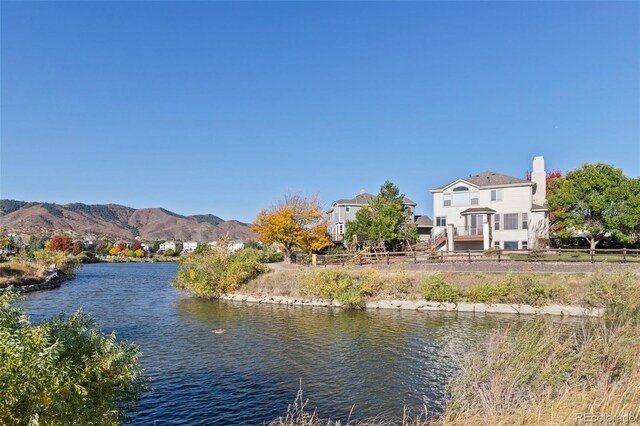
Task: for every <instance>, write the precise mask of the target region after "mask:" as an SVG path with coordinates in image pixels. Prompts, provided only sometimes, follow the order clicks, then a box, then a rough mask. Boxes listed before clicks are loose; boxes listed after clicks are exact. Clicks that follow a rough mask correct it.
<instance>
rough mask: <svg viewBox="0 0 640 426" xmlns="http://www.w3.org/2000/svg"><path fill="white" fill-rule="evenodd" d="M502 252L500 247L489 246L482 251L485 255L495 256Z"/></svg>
mask: <svg viewBox="0 0 640 426" xmlns="http://www.w3.org/2000/svg"><path fill="white" fill-rule="evenodd" d="M501 253H502V249H501V248H500V247H491V248H488V249H486V250H485V251H484V254H486V255H487V256H497V255H499V254H501Z"/></svg>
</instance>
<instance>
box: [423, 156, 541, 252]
mask: <svg viewBox="0 0 640 426" xmlns="http://www.w3.org/2000/svg"><path fill="white" fill-rule="evenodd" d="M431 192H432V193H433V216H434V220H433V222H434V227H433V235H434V236H437V237H438V238H437V240H438V241H442V243H443V244H442V247H441V248H440V249H442V250H449V251H454V250H486V249H488V248H491V247H496V248H501V249H504V250H518V249H530V248H536V247H537V246H538V245H539V243H540V241H541V240H543V239H546V238H547V237H548V227H547V223H548V210H547V209H546V208H545V204H546V173H545V170H544V159H543V158H542V157H535V158H534V160H533V172H532V174H531V181H527V180H524V179H519V178H515V177H511V176H506V175H502V174H499V173H494V172H490V171H487V172H483V173H480V174H479V175H475V176H469V177H468V178H461V179H456V180H455V181H453V182H451V183H449V184H447V185H445V186H442V187H440V188H437V189H433V190H431ZM445 232H446V238H444V237H445ZM440 237H442V238H440Z"/></svg>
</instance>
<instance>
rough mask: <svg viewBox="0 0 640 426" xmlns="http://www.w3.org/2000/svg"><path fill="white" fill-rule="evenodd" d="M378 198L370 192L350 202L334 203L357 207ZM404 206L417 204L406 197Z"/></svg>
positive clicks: (357, 196) (359, 195)
mask: <svg viewBox="0 0 640 426" xmlns="http://www.w3.org/2000/svg"><path fill="white" fill-rule="evenodd" d="M374 198H376V196H375V195H371V194H369V193H368V192H365V193H362V194H358V195H356V196H355V197H353V198H352V199H350V200H336V201H334V202H333V204H334V205H340V204H347V205H350V206H357V205H361V206H362V205H369V204H371V201H373V199H374ZM402 204H411V205H414V206H415V205H416V203H414V202H413V201H411V200H410V199H408V198H407V197H404V200H403V201H402Z"/></svg>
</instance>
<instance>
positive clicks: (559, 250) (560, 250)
mask: <svg viewBox="0 0 640 426" xmlns="http://www.w3.org/2000/svg"><path fill="white" fill-rule="evenodd" d="M561 256H562V249H558V260H560V257H561Z"/></svg>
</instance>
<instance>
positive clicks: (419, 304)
mask: <svg viewBox="0 0 640 426" xmlns="http://www.w3.org/2000/svg"><path fill="white" fill-rule="evenodd" d="M218 298H219V299H220V300H229V301H234V302H244V303H269V304H278V305H289V306H319V307H334V308H343V307H344V306H343V304H342V303H340V302H338V301H337V300H328V299H317V298H300V297H289V296H251V295H246V294H225V295H221V296H220V297H218ZM363 307H364V308H365V309H396V310H411V311H421V312H429V311H444V312H469V313H482V314H484V313H492V314H512V315H513V314H515V315H554V316H568V317H602V316H603V315H604V308H585V307H581V306H567V305H547V306H542V307H535V306H531V305H517V304H506V303H466V302H459V303H447V302H430V301H427V300H395V299H385V300H379V301H371V302H367V303H366V304H365V305H364V306H363Z"/></svg>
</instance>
